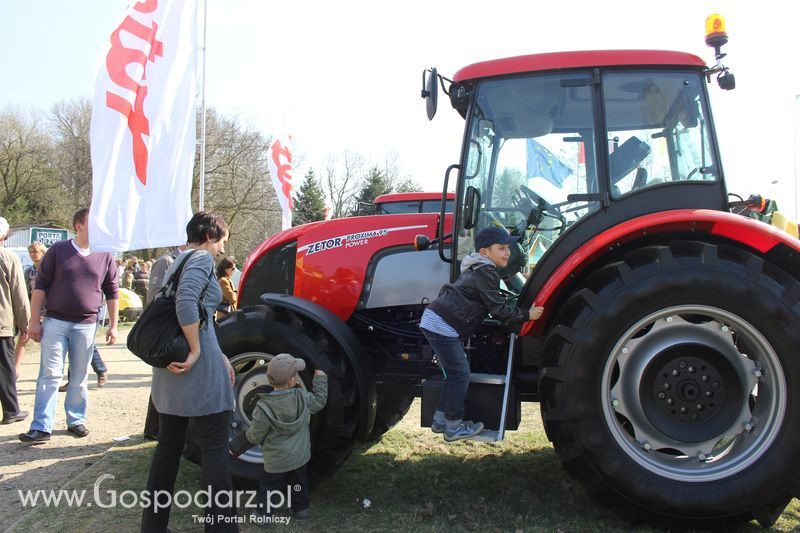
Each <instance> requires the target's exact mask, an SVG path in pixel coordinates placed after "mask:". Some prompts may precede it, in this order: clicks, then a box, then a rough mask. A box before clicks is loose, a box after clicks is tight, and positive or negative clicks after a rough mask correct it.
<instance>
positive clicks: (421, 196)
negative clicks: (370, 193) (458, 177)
mask: <svg viewBox="0 0 800 533" xmlns="http://www.w3.org/2000/svg"><path fill="white" fill-rule="evenodd" d="M455 197H456V195H455V193H452V192H448V193H447V199H448V200H452V199H454V198H455ZM441 199H442V193H440V192H392V193H386V194H381V195H380V196H378V197H377V198H375V203H376V204H380V203H387V202H415V201H419V200H441Z"/></svg>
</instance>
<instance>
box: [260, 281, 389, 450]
mask: <svg viewBox="0 0 800 533" xmlns="http://www.w3.org/2000/svg"><path fill="white" fill-rule="evenodd" d="M261 301H262V302H264V303H265V304H266V305H268V306H270V307H282V308H284V309H289V310H291V311H294V312H295V313H297V314H299V315H302V316H304V317H306V318H309V319H311V320H313V321H314V322H315V323H316V324H317V325H319V326H320V327H321V328H323V329H324V330H325V331H326V332H327V333H328V334H329V335H330V336H331V337H333V338H334V339H335V340H336V342H337V343H338V344H339V346H341V347H342V350H344V352H345V354H346V355H347V360H348V361H349V362H350V364H351V365H352V367H353V370H354V372H355V374H356V382H357V385H358V394H359V395H360V397H361V398H364V400H365V401H363V402H361V413H360V415H361V416H360V417H359V423H358V436H359V438H362V439H364V438H367V437H368V436H369V434H370V432H371V431H372V426H373V424H374V422H375V408H376V405H377V400H376V392H375V374H374V372H373V370H372V361H370V359H369V358H368V357H367V354H366V352H365V351H364V347H363V346H362V345H361V341H359V340H358V337H356V335H355V333H353V331H352V330H351V329H350V327H349V326H348V325H347V324H345V323H344V322H343V321H342V319H340V318H339V317H338V316H336V315H335V314H333V313H332V312H330V311H328V310H327V309H325V308H324V307H322V306H320V305H317V304H315V303H314V302H310V301H308V300H304V299H302V298H298V297H296V296H289V295H285V294H274V293H265V294H262V295H261Z"/></svg>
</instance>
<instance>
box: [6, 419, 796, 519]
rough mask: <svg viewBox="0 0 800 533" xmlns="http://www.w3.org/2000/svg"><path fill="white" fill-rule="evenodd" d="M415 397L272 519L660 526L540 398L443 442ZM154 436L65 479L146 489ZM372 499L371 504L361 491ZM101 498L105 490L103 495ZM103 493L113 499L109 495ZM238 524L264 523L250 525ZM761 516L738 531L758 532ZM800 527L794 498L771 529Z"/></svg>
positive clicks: (106, 515)
mask: <svg viewBox="0 0 800 533" xmlns="http://www.w3.org/2000/svg"><path fill="white" fill-rule="evenodd" d="M418 412H419V409H418V404H416V403H415V405H414V406H412V408H411V411H410V412H409V415H408V416H407V417H406V419H405V420H403V422H401V423H400V424H399V425H398V426H397V427H396V428H394V429H392V430H391V431H389V432H388V433H387V434H386V435H384V437H383V439H382V440H381V441H380V442H378V443H374V444H363V445H359V447H358V448H357V449H356V450H355V452H354V453H353V456H352V457H351V458H350V459H349V460H348V461H347V462H346V463H345V466H344V467H343V468H342V469H341V470H340V471H339V472H338V473H337V474H336V475H335V476H334V477H333V478H331V479H329V480H326V481H325V482H323V483H322V484H320V485H319V486H318V487H316V488H315V489H314V490H313V491H312V495H311V498H312V502H311V505H312V507H311V512H312V516H311V518H310V519H309V520H307V521H304V522H302V523H299V522H296V523H291V524H290V525H288V526H279V525H275V526H273V528H280V529H284V530H286V531H319V530H332V531H386V530H402V531H411V530H413V531H451V530H456V531H459V530H465V531H473V530H474V531H477V530H480V531H485V530H489V531H514V532H516V531H552V532H568V531H604V532H605V531H632V530H633V531H657V529H653V528H652V527H651V526H650V525H647V524H641V523H632V522H630V521H628V520H627V519H626V518H625V517H624V516H622V515H620V514H618V513H616V512H614V511H611V510H608V509H606V508H604V507H600V506H598V505H596V504H595V503H594V502H593V501H592V500H590V499H589V498H588V497H587V496H586V494H585V492H584V490H583V488H582V487H581V486H580V485H579V484H578V483H576V482H574V481H573V480H572V479H571V478H569V477H568V476H567V474H566V473H565V472H564V471H563V470H562V469H561V465H560V463H559V462H558V460H557V458H556V456H555V454H554V452H553V449H552V448H551V446H550V444H549V443H548V442H547V439H546V437H545V435H544V431H543V429H542V426H541V421H540V419H539V415H538V405H532V404H525V405H524V406H523V424H522V426H521V428H520V431H515V432H511V433H509V434H507V436H508V438H507V439H506V441H504V442H502V443H500V444H496V445H490V444H482V443H473V442H461V443H455V444H449V445H448V444H445V443H444V442H443V441H442V439H441V436H435V435H433V434H432V433H431V432H430V431H429V430H427V429H421V428H419V427H418V426H419V415H418ZM154 446H155V445H154V444H153V443H151V442H144V441H142V440H141V439H139V438H134V439H131V440H130V441H126V442H123V443H120V444H118V445H116V446H114V447H113V448H111V449H110V450H109V451H108V452H107V453H106V454H105V456H104V457H103V458H102V459H101V460H99V461H97V462H96V463H94V464H92V465H91V466H90V467H88V469H87V470H85V471H84V472H82V473H81V474H80V475H78V476H77V477H75V478H73V479H72V480H71V481H70V482H69V483H67V485H66V486H65V487H63V488H67V489H79V490H80V489H85V490H86V492H87V500H91V499H92V490H93V486H94V484H95V481H96V480H97V479H98V478H99V477H100V476H101V475H103V474H112V475H114V476H115V479H110V478H107V479H106V480H105V481H103V482H102V487H101V489H102V490H101V495H104V494H105V491H106V490H110V489H116V490H117V491H118V492H121V491H124V490H133V491H137V492H138V491H141V490H142V488H143V487H144V485H145V480H146V477H147V471H148V468H149V465H150V457H151V455H152V452H153V448H154ZM199 475H200V474H199V469H198V468H197V467H196V466H194V465H193V464H191V463H188V462H185V461H184V462H183V463H182V466H181V472H180V476H179V479H178V485H177V487H176V490H180V489H184V490H187V491H190V492H194V491H195V490H197V486H198V481H199ZM365 499H368V500H369V501H370V503H371V505H370V506H369V507H368V508H365V505H364V500H365ZM102 500H103V498H102V497H101V501H102ZM106 501H107V500H106ZM197 513H198V510H197V509H192V508H188V509H183V510H175V511H174V512H173V514H172V519H171V524H170V526H171V528H172V530H173V531H201V530H202V526H201V525H199V524H197V523H194V522H193V519H192V515H193V514H197ZM139 516H140V511H139V509H138V508H131V509H126V508H123V507H121V506H117V507H116V508H113V509H97V508H96V506H93V507H78V508H76V507H71V508H68V507H59V508H52V507H51V508H45V507H37V508H36V509H35V510H33V511H32V512H31V513H30V514H28V515H27V516H25V517H24V518H23V519H22V520H21V521H19V522H18V523H16V524H14V525H13V526H12V529H11V530H12V531H24V532H30V531H76V532H78V531H80V532H83V531H90V532H93V531H97V532H101V531H102V532H106V531H110V530H114V531H119V532H128V531H138V528H139ZM240 529H241V531H258V530H259V529H260V528H258V527H257V526H255V525H250V524H247V525H244V526H241V527H240ZM757 530H760V528H759V527H758V526H757V524H755V522H753V523H750V524H748V525H746V526H745V527H744V528H743V529H742V531H757ZM797 530H800V506H798V505H797V501H796V500H795V501H793V502H792V504H791V505H790V506H789V507H788V508H787V510H786V512H784V514H783V516H782V517H781V519H780V520H779V521H778V522H777V523H776V524H775V527H774V529H773V531H797Z"/></svg>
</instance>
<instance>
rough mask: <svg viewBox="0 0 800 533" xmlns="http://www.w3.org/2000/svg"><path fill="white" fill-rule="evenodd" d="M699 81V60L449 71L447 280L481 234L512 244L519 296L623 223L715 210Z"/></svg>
mask: <svg viewBox="0 0 800 533" xmlns="http://www.w3.org/2000/svg"><path fill="white" fill-rule="evenodd" d="M705 77H706V67H705V64H704V63H703V61H702V60H701V59H700V58H698V57H695V56H692V55H689V54H685V53H677V52H651V51H607V52H566V53H555V54H536V55H529V56H523V57H516V58H510V59H501V60H496V61H490V62H485V63H478V64H475V65H471V66H468V67H466V68H464V69H462V70H460V71H459V72H458V73H457V74H456V76H455V77H454V80H452V81H451V83H450V86H449V87H448V88H447V91H446V92H447V94H449V96H450V100H451V103H452V104H453V106H454V107H455V108H456V110H458V111H459V112H460V113H461V114H462V115H463V116H464V117H465V118H466V137H465V138H466V139H467V142H466V143H465V145H464V148H463V151H462V154H461V164H460V165H459V168H458V170H459V180H458V184H457V187H456V196H457V205H459V206H461V209H458V210H456V214H455V216H456V227H459V228H461V231H457V232H455V235H454V238H453V240H452V249H451V250H450V252H451V256H450V259H451V260H452V262H453V269H452V273H453V277H455V276H456V275H457V272H458V268H457V265H458V263H459V262H460V261H461V260H462V259H463V258H464V256H466V255H467V254H469V253H471V252H472V251H474V245H473V238H474V236H475V234H476V233H477V232H478V231H479V230H481V229H482V228H485V227H489V226H502V227H505V228H507V229H508V230H509V231H510V232H511V234H513V235H518V236H520V237H521V239H520V244H519V246H517V247H516V249H513V250H512V258H511V260H510V262H509V266H508V267H507V268H506V269H505V272H503V273H502V274H503V278H504V281H505V283H506V285H507V288H509V289H511V290H512V291H515V292H520V291H522V290H523V287H524V286H525V283H526V279H527V280H530V283H536V280H537V279H539V278H541V279H546V278H547V277H548V275H549V274H550V273H551V272H552V270H553V269H554V268H555V267H557V266H558V265H559V264H560V263H561V262H563V260H564V259H566V257H567V256H568V255H569V254H570V253H571V252H572V251H574V250H575V249H577V248H578V247H580V246H581V245H582V244H584V243H585V242H586V241H587V240H588V239H590V238H591V236H592V235H596V234H597V233H599V232H601V231H603V230H604V229H607V228H611V227H613V226H615V225H617V224H620V223H622V222H624V221H626V220H628V219H632V218H635V217H637V216H641V215H646V214H648V213H653V212H656V211H664V210H668V209H687V208H689V209H691V208H704V209H715V210H725V209H726V207H727V194H726V190H725V186H724V181H723V174H722V167H721V165H720V161H719V157H718V150H717V142H716V139H715V136H714V128H713V123H712V121H711V117H710V111H709V106H708V101H707V94H706V90H705V87H706V83H705ZM432 79H433V78H432V77H431V78H429V80H432ZM448 81H449V80H448ZM429 84H430V85H432V86H433V85H435V83H433V82H429ZM442 85H443V86H444V81H443V82H442ZM584 228H585V229H584ZM539 273H541V274H542V275H541V276H539ZM536 284H537V285H539V284H538V283H536ZM526 292H527V291H526Z"/></svg>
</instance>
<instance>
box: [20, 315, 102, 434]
mask: <svg viewBox="0 0 800 533" xmlns="http://www.w3.org/2000/svg"><path fill="white" fill-rule="evenodd" d="M96 331H97V323H96V322H92V323H89V324H79V323H75V322H67V321H65V320H57V319H55V318H47V317H45V319H44V321H43V322H42V342H41V350H42V356H41V363H40V365H39V377H38V378H37V379H36V400H35V401H34V404H33V422H32V423H31V429H32V430H39V431H46V432H47V433H52V432H53V419H54V418H55V411H56V401H57V400H58V385H59V383H60V382H61V378H62V377H63V375H64V354H65V353H67V352H68V355H67V357H68V358H69V367H70V369H71V372H70V376H69V384H68V385H67V396H66V398H65V400H64V410H65V411H66V414H67V427H72V426H75V425H78V424H85V423H86V405H87V400H88V397H89V395H88V390H87V386H86V377H87V375H88V374H89V363H90V361H91V359H92V352H93V351H94V336H95V332H96Z"/></svg>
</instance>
